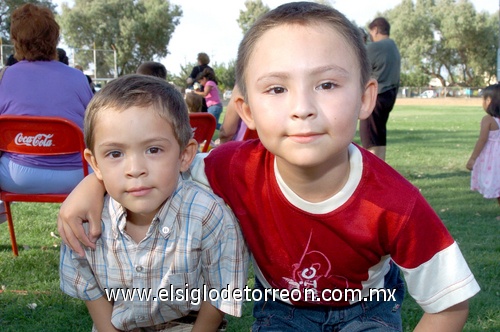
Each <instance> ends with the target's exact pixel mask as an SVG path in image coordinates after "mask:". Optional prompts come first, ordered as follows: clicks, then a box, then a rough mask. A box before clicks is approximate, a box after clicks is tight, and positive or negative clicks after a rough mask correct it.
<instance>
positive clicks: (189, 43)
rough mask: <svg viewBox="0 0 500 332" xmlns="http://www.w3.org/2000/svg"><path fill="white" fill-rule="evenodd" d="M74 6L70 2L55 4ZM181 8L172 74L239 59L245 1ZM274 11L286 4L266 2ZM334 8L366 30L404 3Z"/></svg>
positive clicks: (168, 62) (344, 3)
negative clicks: (200, 62) (206, 60)
mask: <svg viewBox="0 0 500 332" xmlns="http://www.w3.org/2000/svg"><path fill="white" fill-rule="evenodd" d="M52 2H53V3H55V4H57V5H59V4H61V3H62V2H66V3H68V4H69V5H70V6H71V4H72V1H71V0H53V1H52ZM170 2H171V3H172V4H177V5H180V6H181V7H182V11H183V15H182V17H181V18H180V23H179V25H177V27H176V29H175V32H174V33H173V35H172V38H171V40H170V43H169V45H168V51H169V54H168V55H167V57H166V58H164V59H161V60H160V62H162V63H163V64H164V65H165V66H166V67H167V70H168V71H169V73H172V74H178V73H179V72H180V66H181V65H186V64H188V63H195V62H196V57H197V54H198V53H199V52H205V53H207V54H208V55H209V56H210V63H211V64H214V63H218V64H222V63H225V64H227V63H228V62H230V61H232V60H235V59H236V53H237V50H238V45H239V42H240V41H241V38H242V37H243V35H242V32H241V29H240V27H239V26H238V23H237V22H236V20H237V19H238V17H239V15H240V10H245V9H246V8H245V5H244V3H245V0H208V1H207V0H170ZM262 2H263V3H264V4H265V5H267V6H268V7H269V8H271V9H273V8H275V7H277V6H279V5H281V4H283V3H286V2H290V1H287V0H263V1H262ZM471 2H472V3H473V4H474V7H475V8H476V10H477V11H487V12H490V13H495V12H496V11H498V9H499V3H498V2H497V1H494V0H471ZM331 3H332V4H333V7H334V8H336V9H337V10H339V11H340V12H341V13H343V14H344V15H345V16H346V17H347V18H348V19H349V20H351V21H354V22H356V24H357V25H359V26H365V25H366V24H367V23H369V22H370V21H371V20H372V19H374V18H375V17H376V16H377V13H380V12H383V11H385V10H388V9H392V8H394V7H395V6H396V5H398V4H399V3H401V0H384V1H374V0H332V1H331Z"/></svg>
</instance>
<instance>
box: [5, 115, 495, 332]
mask: <svg viewBox="0 0 500 332" xmlns="http://www.w3.org/2000/svg"><path fill="white" fill-rule="evenodd" d="M482 116H483V112H482V110H481V109H480V108H479V107H456V106H446V107H444V106H441V107H437V106H436V107H430V106H398V107H396V108H395V109H394V110H393V112H392V114H391V117H390V120H389V128H388V130H389V135H388V148H387V162H388V163H389V164H391V165H392V166H393V167H394V168H396V169H397V170H398V171H399V172H400V173H402V174H403V175H404V176H405V177H406V178H408V179H409V180H410V181H411V182H412V183H414V184H415V185H416V186H417V187H418V188H420V189H421V191H422V194H423V195H424V196H425V197H426V198H427V199H428V200H429V202H430V203H431V205H432V206H433V208H434V209H435V210H436V211H437V213H438V214H439V215H440V216H441V218H442V219H443V221H444V223H445V224H446V226H447V227H448V229H449V230H450V232H451V233H452V235H453V237H454V238H455V239H456V240H457V242H458V243H459V245H460V248H461V250H462V252H463V254H464V256H465V258H466V259H467V261H468V263H469V265H470V267H471V269H472V271H473V272H474V274H475V276H476V279H477V280H478V282H479V284H480V286H481V288H482V290H481V292H480V293H479V294H478V295H476V296H475V297H474V298H473V299H472V300H471V302H470V315H469V320H468V322H467V325H466V327H465V331H500V283H499V280H500V264H499V257H500V256H499V254H500V241H499V222H498V221H496V220H495V217H496V216H497V215H499V214H500V209H499V207H498V205H497V203H496V201H494V200H486V199H483V198H482V196H481V195H479V194H478V193H476V192H471V191H470V190H469V181H470V174H469V172H468V171H466V169H465V163H466V162H467V159H468V157H469V155H470V153H471V151H472V148H473V146H474V143H475V140H476V139H477V135H478V133H479V121H480V119H481V117H482ZM356 141H359V140H358V139H357V138H356ZM57 209H58V205H57V204H25V203H17V204H14V205H13V211H14V222H15V226H16V234H17V240H18V244H19V247H20V252H19V257H17V258H14V257H13V256H12V252H11V248H10V241H9V235H8V229H7V225H6V224H2V225H0V287H2V288H5V291H4V292H3V293H1V294H0V330H1V331H16V332H17V331H90V328H91V325H92V323H91V320H90V318H89V316H88V314H87V310H86V308H85V305H84V304H83V302H82V301H79V300H75V299H71V298H70V297H68V296H65V295H63V294H62V293H61V292H60V290H59V275H58V261H59V244H60V240H58V239H55V238H53V237H51V235H50V233H51V232H55V233H57V231H56V216H57ZM250 282H251V284H253V281H252V280H251V281H250ZM18 291H23V293H19V292H18ZM32 303H36V304H37V307H36V309H30V308H29V307H28V305H29V304H32ZM251 310H252V304H251V303H246V304H245V306H244V317H242V318H230V325H229V329H228V331H248V330H249V327H250V325H251V323H252V314H251ZM421 315H422V311H421V309H420V308H419V307H418V306H417V305H416V304H415V303H414V301H413V300H412V299H411V298H408V297H407V298H406V299H405V303H404V305H403V320H404V326H405V330H406V331H410V330H412V329H413V327H414V326H415V324H416V323H417V322H418V319H419V318H420V316H421Z"/></svg>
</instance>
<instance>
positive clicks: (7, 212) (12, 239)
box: [3, 202, 19, 256]
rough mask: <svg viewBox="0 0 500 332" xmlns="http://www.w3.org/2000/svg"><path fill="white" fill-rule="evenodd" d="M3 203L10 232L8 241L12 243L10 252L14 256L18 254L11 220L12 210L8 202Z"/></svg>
mask: <svg viewBox="0 0 500 332" xmlns="http://www.w3.org/2000/svg"><path fill="white" fill-rule="evenodd" d="M3 204H4V205H5V213H6V214H7V223H8V224H9V232H10V243H12V252H13V253H14V256H19V253H18V251H17V241H16V233H15V232H14V223H13V222H12V211H11V210H10V202H3Z"/></svg>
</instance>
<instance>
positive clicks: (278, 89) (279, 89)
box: [268, 86, 285, 95]
mask: <svg viewBox="0 0 500 332" xmlns="http://www.w3.org/2000/svg"><path fill="white" fill-rule="evenodd" d="M268 92H269V93H271V94H275V95H277V94H280V93H283V92H285V88H282V87H280V86H275V87H272V88H270V89H269V90H268Z"/></svg>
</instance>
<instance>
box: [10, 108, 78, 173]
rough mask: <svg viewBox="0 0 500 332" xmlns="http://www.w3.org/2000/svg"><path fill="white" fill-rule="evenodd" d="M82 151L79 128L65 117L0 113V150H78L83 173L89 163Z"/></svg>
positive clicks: (47, 153)
mask: <svg viewBox="0 0 500 332" xmlns="http://www.w3.org/2000/svg"><path fill="white" fill-rule="evenodd" d="M84 150H85V142H84V140H83V132H82V130H81V129H80V128H79V127H78V126H77V125H76V124H74V123H73V122H71V121H69V120H67V119H64V118H61V117H41V116H27V115H1V116H0V151H4V152H12V153H19V154H29V155H40V156H43V155H45V156H55V155H64V154H73V153H80V154H81V158H82V167H83V173H84V175H85V176H86V175H88V165H87V161H86V160H85V158H84V157H83V151H84Z"/></svg>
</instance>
